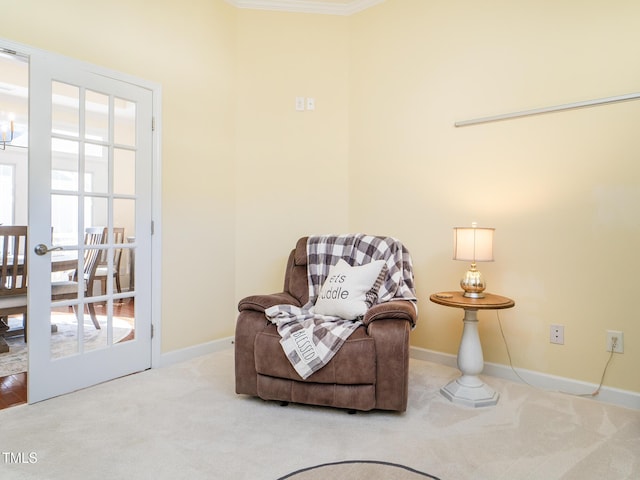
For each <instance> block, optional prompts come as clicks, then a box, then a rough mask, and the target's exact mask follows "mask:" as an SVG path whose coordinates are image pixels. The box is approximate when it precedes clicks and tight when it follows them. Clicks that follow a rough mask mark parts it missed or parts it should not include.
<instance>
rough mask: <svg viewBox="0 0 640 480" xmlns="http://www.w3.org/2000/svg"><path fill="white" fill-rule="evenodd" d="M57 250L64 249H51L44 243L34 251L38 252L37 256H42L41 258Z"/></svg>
mask: <svg viewBox="0 0 640 480" xmlns="http://www.w3.org/2000/svg"><path fill="white" fill-rule="evenodd" d="M56 250H62V247H53V248H49V247H47V246H46V245H45V244H44V243H39V244H38V245H36V246H35V247H34V249H33V251H34V252H36V255H40V256H42V255H46V254H47V253H49V252H53V251H56Z"/></svg>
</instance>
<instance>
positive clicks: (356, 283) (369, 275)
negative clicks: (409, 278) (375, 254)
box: [313, 259, 384, 320]
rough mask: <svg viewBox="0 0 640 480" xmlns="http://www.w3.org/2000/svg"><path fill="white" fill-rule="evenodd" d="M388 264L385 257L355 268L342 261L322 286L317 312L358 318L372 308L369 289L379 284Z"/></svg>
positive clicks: (336, 265) (315, 310) (347, 318)
mask: <svg viewBox="0 0 640 480" xmlns="http://www.w3.org/2000/svg"><path fill="white" fill-rule="evenodd" d="M382 267H384V260H375V261H373V262H371V263H367V264H365V265H360V266H357V267H352V266H351V265H349V264H348V263H347V262H345V261H344V260H342V259H340V260H338V263H336V264H335V265H334V266H332V267H331V268H330V269H329V275H328V276H327V279H326V280H325V282H324V285H322V289H321V290H320V294H319V295H318V299H317V300H316V304H315V307H314V309H313V311H314V313H319V314H321V315H331V316H335V317H340V318H344V319H346V320H355V319H356V318H358V317H360V316H362V315H364V314H365V313H366V311H367V308H369V305H368V304H367V303H366V300H367V292H369V291H370V290H371V289H372V288H373V287H374V285H375V283H376V280H377V279H378V276H379V275H380V272H381V271H382Z"/></svg>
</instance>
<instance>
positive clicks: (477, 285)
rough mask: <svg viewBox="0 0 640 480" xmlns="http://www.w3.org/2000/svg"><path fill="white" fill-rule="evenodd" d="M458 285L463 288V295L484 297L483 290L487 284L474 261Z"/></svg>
mask: <svg viewBox="0 0 640 480" xmlns="http://www.w3.org/2000/svg"><path fill="white" fill-rule="evenodd" d="M460 286H461V287H462V290H464V294H463V296H464V297H467V298H484V290H485V288H487V284H486V283H485V282H484V277H483V276H482V273H480V271H479V270H478V269H477V268H476V264H475V263H472V264H471V268H470V269H469V270H467V272H466V273H465V274H464V277H462V280H460Z"/></svg>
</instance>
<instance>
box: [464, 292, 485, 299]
mask: <svg viewBox="0 0 640 480" xmlns="http://www.w3.org/2000/svg"><path fill="white" fill-rule="evenodd" d="M462 296H463V297H466V298H484V292H464V293H463V294H462Z"/></svg>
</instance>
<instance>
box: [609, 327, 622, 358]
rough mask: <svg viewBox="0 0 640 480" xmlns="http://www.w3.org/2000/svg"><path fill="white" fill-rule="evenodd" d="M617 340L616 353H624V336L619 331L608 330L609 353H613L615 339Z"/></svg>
mask: <svg viewBox="0 0 640 480" xmlns="http://www.w3.org/2000/svg"><path fill="white" fill-rule="evenodd" d="M614 338H615V339H616V347H615V348H614V349H613V351H614V353H624V334H623V333H622V332H619V331H617V330H607V352H610V351H611V347H612V346H613V339H614Z"/></svg>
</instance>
